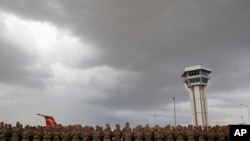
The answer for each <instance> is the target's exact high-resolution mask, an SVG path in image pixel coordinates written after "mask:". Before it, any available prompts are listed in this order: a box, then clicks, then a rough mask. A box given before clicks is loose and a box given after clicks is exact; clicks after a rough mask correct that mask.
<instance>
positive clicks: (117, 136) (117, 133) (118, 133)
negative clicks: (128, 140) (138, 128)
mask: <svg viewBox="0 0 250 141" xmlns="http://www.w3.org/2000/svg"><path fill="white" fill-rule="evenodd" d="M113 137H114V141H121V137H122V131H121V129H120V125H119V124H116V125H115V130H114V131H113Z"/></svg>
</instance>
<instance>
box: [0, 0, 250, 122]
mask: <svg viewBox="0 0 250 141" xmlns="http://www.w3.org/2000/svg"><path fill="white" fill-rule="evenodd" d="M249 7H250V1H249V0H155V1H152V0H16V1H14V0H12V1H11V0H0V113H1V114H0V121H3V122H5V123H11V124H15V122H16V121H20V122H21V123H22V124H24V125H25V124H30V125H45V121H44V119H43V118H42V117H39V116H37V115H36V114H37V113H42V114H47V115H51V116H54V118H55V119H56V121H57V122H58V123H61V124H63V125H69V124H82V125H93V126H95V125H97V124H99V125H101V126H104V125H105V124H106V123H110V124H111V126H112V127H114V125H115V124H116V123H119V124H120V125H121V126H124V124H125V122H127V121H128V122H130V124H131V126H134V125H138V124H142V125H145V124H147V123H149V124H150V125H151V126H154V124H159V125H160V126H165V125H167V124H171V125H173V124H174V112H173V111H174V108H173V100H172V98H173V97H175V98H176V103H175V104H176V115H177V124H181V125H188V124H191V108H190V102H189V95H188V91H187V90H186V89H185V87H184V84H183V81H182V78H181V73H182V72H183V70H184V68H185V67H187V66H193V65H203V66H205V67H208V68H210V69H212V73H211V79H210V81H209V82H210V84H209V87H208V92H207V93H208V94H207V96H208V106H209V107H208V108H209V117H210V120H211V124H212V125H214V124H237V123H241V122H244V123H250V119H249V118H250V117H248V112H247V106H241V105H240V104H245V105H249V106H250V101H249V100H250V76H249V72H250V8H249Z"/></svg>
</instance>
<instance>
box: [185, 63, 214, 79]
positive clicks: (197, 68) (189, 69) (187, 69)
mask: <svg viewBox="0 0 250 141" xmlns="http://www.w3.org/2000/svg"><path fill="white" fill-rule="evenodd" d="M193 70H206V71H208V72H212V70H211V69H209V68H207V67H204V66H202V65H195V66H190V67H185V69H184V72H183V73H182V75H181V76H182V77H184V76H185V74H186V72H188V71H193Z"/></svg>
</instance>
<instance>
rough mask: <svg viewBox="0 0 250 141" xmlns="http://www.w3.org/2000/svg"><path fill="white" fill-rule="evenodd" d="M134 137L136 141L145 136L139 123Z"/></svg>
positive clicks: (140, 140)
mask: <svg viewBox="0 0 250 141" xmlns="http://www.w3.org/2000/svg"><path fill="white" fill-rule="evenodd" d="M134 137H135V141H142V138H143V132H142V127H141V125H138V126H137V127H136V129H135V131H134Z"/></svg>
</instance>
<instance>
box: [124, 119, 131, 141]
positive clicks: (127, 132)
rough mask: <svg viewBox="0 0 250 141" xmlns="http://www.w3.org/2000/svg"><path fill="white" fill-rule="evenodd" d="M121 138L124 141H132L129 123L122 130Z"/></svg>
mask: <svg viewBox="0 0 250 141" xmlns="http://www.w3.org/2000/svg"><path fill="white" fill-rule="evenodd" d="M122 137H123V140H124V141H131V139H132V130H131V128H130V127H129V123H128V122H127V123H126V126H125V127H124V128H123V130H122Z"/></svg>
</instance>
